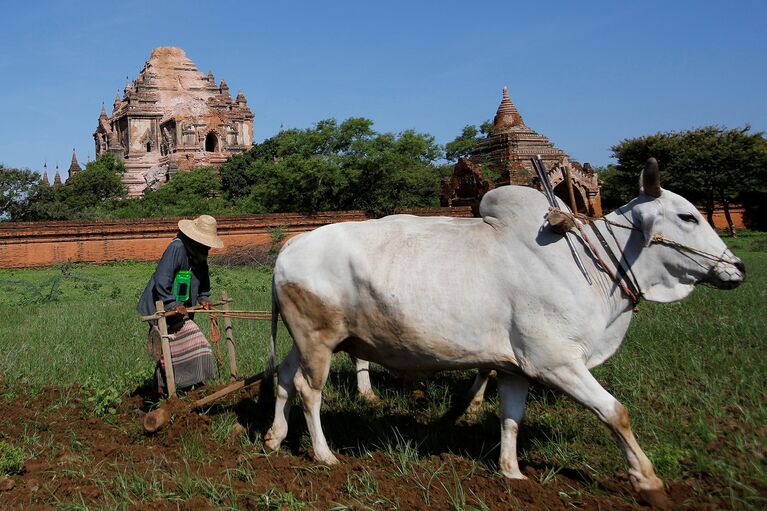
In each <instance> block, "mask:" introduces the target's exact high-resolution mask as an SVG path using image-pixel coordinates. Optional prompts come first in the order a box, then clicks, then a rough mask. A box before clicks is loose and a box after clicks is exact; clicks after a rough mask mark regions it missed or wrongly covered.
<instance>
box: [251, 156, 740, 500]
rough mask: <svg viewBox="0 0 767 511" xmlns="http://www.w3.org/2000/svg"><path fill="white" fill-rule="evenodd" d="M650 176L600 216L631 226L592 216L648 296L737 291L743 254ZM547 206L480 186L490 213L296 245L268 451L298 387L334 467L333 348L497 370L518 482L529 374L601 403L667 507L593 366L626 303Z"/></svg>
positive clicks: (637, 470) (379, 226) (401, 367)
mask: <svg viewBox="0 0 767 511" xmlns="http://www.w3.org/2000/svg"><path fill="white" fill-rule="evenodd" d="M653 167H654V168H653ZM642 184H643V190H641V191H640V195H639V196H638V197H637V198H636V199H634V200H632V201H631V202H630V203H628V204H626V205H625V206H623V207H621V208H619V209H618V210H616V211H615V212H613V213H611V214H609V215H607V217H606V219H607V220H608V221H610V222H612V223H613V224H620V225H622V226H624V227H625V228H621V227H618V226H617V225H607V223H606V222H605V221H604V220H598V221H596V222H595V227H596V228H598V229H599V230H600V232H601V233H602V234H603V235H604V237H605V239H606V240H607V243H608V244H609V245H610V246H611V248H612V250H613V251H614V252H615V253H616V254H619V255H621V254H622V258H623V261H624V263H625V265H627V266H628V267H630V271H631V273H632V274H633V276H634V278H635V281H636V283H637V284H638V287H639V289H640V290H641V293H642V296H643V297H644V298H645V299H647V300H650V301H656V302H671V301H675V300H680V299H682V298H684V297H686V296H687V295H688V294H689V293H690V292H691V291H692V289H693V287H694V286H695V284H697V283H699V282H708V283H711V284H712V285H714V286H717V287H720V288H734V287H736V286H737V285H739V284H740V283H741V282H742V281H743V279H744V278H745V268H744V266H743V263H742V262H741V261H740V260H739V259H738V258H737V257H735V256H734V255H733V254H732V253H731V252H730V251H729V250H728V249H727V247H726V246H725V244H724V243H723V242H722V240H721V239H720V238H719V236H717V234H716V232H714V230H713V229H712V228H711V227H710V226H709V225H708V224H707V223H706V221H705V220H704V219H703V218H702V217H701V215H700V213H699V212H698V211H697V209H696V208H695V207H694V206H693V205H692V204H691V203H690V202H688V201H687V200H686V199H684V198H683V197H681V196H679V195H677V194H675V193H673V192H670V191H668V190H662V189H661V188H660V182H659V180H658V177H657V164H655V165H654V166H653V165H648V168H646V169H645V173H644V177H643V178H642ZM547 210H548V204H547V202H546V199H545V198H544V196H543V195H542V194H541V193H540V192H538V191H536V190H534V189H532V188H525V187H515V186H505V187H500V188H497V189H495V190H492V191H490V192H489V193H487V194H486V195H485V196H484V198H483V199H482V203H481V205H480V213H481V217H482V218H477V219H463V218H434V217H432V218H420V217H415V216H409V215H395V216H390V217H386V218H383V219H380V220H370V221H366V222H349V223H340V224H334V225H328V226H324V227H321V228H319V229H317V230H315V231H312V232H309V233H305V234H302V235H300V236H296V237H295V238H293V239H291V240H290V241H289V242H288V243H287V244H286V245H285V246H284V247H283V249H282V251H281V252H280V255H279V257H278V259H277V263H276V266H275V269H274V282H273V291H272V293H273V304H274V311H273V316H274V318H275V319H274V320H273V339H272V350H271V352H272V355H271V357H270V360H269V367H273V364H274V360H273V348H274V344H273V343H274V334H275V330H276V314H277V312H279V314H281V315H282V318H283V320H284V323H285V324H286V325H287V327H288V329H289V331H290V333H291V336H292V337H293V340H294V344H293V347H292V349H291V351H290V353H289V354H288V356H287V357H286V358H285V360H284V361H283V362H282V363H281V364H280V365H279V370H278V386H277V401H276V409H275V418H274V423H273V424H272V426H271V428H270V429H269V431H268V433H267V435H266V437H265V443H266V446H267V448H268V449H270V450H275V449H278V448H279V447H280V444H281V442H282V441H283V440H284V439H285V437H286V435H287V429H288V422H287V419H288V412H289V409H290V405H289V400H290V398H291V397H292V396H293V394H294V393H295V391H296V390H297V391H298V393H299V395H300V397H301V402H302V405H303V410H304V414H305V416H306V423H307V425H308V429H309V433H310V435H311V439H312V445H313V448H314V457H315V458H316V459H317V460H318V461H320V462H323V463H327V464H334V463H337V459H336V457H335V456H334V455H333V453H332V452H331V451H330V449H329V448H328V445H327V442H326V440H325V436H324V434H323V432H322V426H321V423H320V403H321V393H322V388H323V386H324V384H325V381H326V379H327V376H328V371H329V369H330V361H331V357H332V354H333V353H334V352H336V351H346V352H348V353H349V354H351V355H352V356H354V357H358V358H361V359H364V360H370V361H373V362H376V363H378V364H381V365H383V366H385V367H388V368H392V369H394V370H396V371H398V372H401V373H417V374H423V373H428V372H431V371H439V370H448V369H471V368H479V369H480V370H491V369H494V370H496V371H497V372H498V392H499V397H500V419H501V454H500V468H501V471H502V472H503V474H504V475H506V476H507V477H509V478H524V476H523V475H522V473H521V472H520V470H519V465H518V462H517V452H516V443H517V432H518V427H519V423H520V421H521V420H522V417H523V413H524V409H525V398H526V395H527V387H528V380H529V379H534V380H538V381H540V382H543V383H544V384H546V385H549V386H551V387H554V388H556V389H559V390H561V391H562V392H564V393H566V394H568V395H569V396H571V397H572V398H573V399H575V400H576V401H577V402H579V403H581V404H582V405H583V406H585V407H586V408H588V409H589V410H591V411H592V412H594V413H595V414H596V415H597V417H599V419H601V420H602V421H603V422H604V423H605V424H606V425H607V426H608V427H609V428H610V430H611V431H612V432H613V433H614V435H615V437H616V439H617V441H618V442H619V444H620V446H621V447H622V449H623V451H624V453H625V456H626V458H627V461H628V464H629V466H630V468H629V475H630V479H631V482H632V484H633V486H634V489H635V490H636V491H637V492H639V493H640V496H641V497H642V498H644V500H646V501H647V502H649V503H651V504H654V505H657V506H659V507H665V506H666V505H667V500H666V496H665V491H664V487H663V483H662V481H661V480H660V479H659V478H658V477H657V476H656V475H655V472H654V470H653V467H652V464H651V462H650V460H649V459H648V458H647V456H646V455H645V454H644V452H643V451H642V450H641V448H640V447H639V445H638V443H637V441H636V439H635V437H634V434H633V432H632V430H631V427H630V423H629V415H628V412H627V410H626V408H625V407H624V406H623V405H622V404H621V403H620V402H619V401H618V400H617V399H615V398H614V397H613V396H612V395H611V394H610V393H609V392H607V391H606V390H605V389H604V388H602V386H601V385H600V384H599V382H597V380H596V379H595V378H594V377H593V376H592V375H591V373H590V372H589V369H590V368H592V367H594V366H596V365H599V364H601V363H602V362H604V361H605V360H607V359H608V358H609V357H610V356H611V355H612V354H613V353H615V351H616V350H617V349H618V347H619V346H620V344H621V342H622V340H623V337H624V335H625V333H626V330H627V329H628V326H629V323H630V322H631V317H632V308H633V304H632V303H631V301H630V300H629V299H628V298H627V297H626V296H625V294H624V293H623V292H622V291H621V289H620V288H619V287H618V286H616V284H615V283H614V282H613V280H612V279H611V278H610V276H609V275H608V274H607V273H606V272H605V271H604V270H603V269H602V268H601V267H599V266H598V265H597V264H596V262H595V260H594V258H593V256H592V255H591V254H590V252H589V251H588V250H587V249H586V248H585V246H584V244H583V243H582V242H581V243H576V246H577V247H578V248H577V249H578V252H579V254H580V257H581V259H582V260H583V261H584V264H585V266H586V269H587V271H588V273H589V274H590V276H591V279H592V281H593V284H592V285H589V283H588V282H587V281H586V279H585V278H584V275H583V274H582V273H581V271H580V270H579V269H578V267H577V266H576V263H575V261H574V258H573V256H572V253H571V252H570V250H569V248H568V246H567V244H566V242H565V240H563V239H562V236H560V235H557V234H555V233H553V232H551V230H550V229H549V228H547V227H542V225H543V219H544V215H545V213H546V212H547ZM610 228H611V231H612V232H610ZM661 235H662V238H661ZM599 250H600V251H601V250H602V249H601V248H600V249H599ZM601 255H602V257H603V259H605V260H607V261H609V260H610V259H609V257H608V255H607V254H605V253H602V254H601ZM456 288H460V290H461V292H459V293H456V292H455V291H454V290H455V289H456Z"/></svg>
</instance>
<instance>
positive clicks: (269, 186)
mask: <svg viewBox="0 0 767 511" xmlns="http://www.w3.org/2000/svg"><path fill="white" fill-rule="evenodd" d="M440 154H441V150H440V148H439V146H438V145H437V144H436V143H435V142H434V139H433V137H431V136H429V135H425V134H420V133H416V132H414V131H405V132H403V133H400V134H398V135H395V134H392V133H383V134H381V133H377V132H376V131H375V130H373V122H372V121H371V120H369V119H364V118H351V119H347V120H345V121H344V122H342V123H341V124H338V123H337V122H336V121H335V120H334V119H327V120H323V121H320V122H318V123H317V124H316V125H315V126H314V127H312V128H309V129H303V130H301V129H291V130H285V131H282V132H280V133H279V134H277V135H275V136H274V137H272V138H270V139H268V140H266V141H264V142H263V143H261V144H256V145H254V146H253V148H252V149H251V150H250V151H248V152H247V153H245V154H243V155H239V156H235V157H233V158H231V159H230V160H229V161H227V162H226V163H225V164H224V165H222V167H221V169H220V173H221V183H222V188H223V191H224V194H225V195H226V196H227V197H228V198H230V199H231V200H234V201H236V202H237V205H238V208H240V209H241V210H242V211H245V212H249V213H266V212H281V211H329V210H344V209H365V210H368V211H371V212H373V213H374V214H378V215H380V214H385V213H390V212H392V211H395V210H397V209H401V208H408V207H421V206H433V205H436V204H438V203H439V169H438V168H437V166H436V165H435V162H436V160H437V159H438V158H439V156H440Z"/></svg>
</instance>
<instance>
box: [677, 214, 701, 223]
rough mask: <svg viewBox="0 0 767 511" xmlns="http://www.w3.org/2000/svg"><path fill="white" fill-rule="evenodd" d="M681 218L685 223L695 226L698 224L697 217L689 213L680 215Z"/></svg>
mask: <svg viewBox="0 0 767 511" xmlns="http://www.w3.org/2000/svg"><path fill="white" fill-rule="evenodd" d="M679 218H681V219H682V220H684V221H685V222H692V223H694V224H697V223H698V219H697V218H696V217H695V215H691V214H689V213H683V214H681V215H679Z"/></svg>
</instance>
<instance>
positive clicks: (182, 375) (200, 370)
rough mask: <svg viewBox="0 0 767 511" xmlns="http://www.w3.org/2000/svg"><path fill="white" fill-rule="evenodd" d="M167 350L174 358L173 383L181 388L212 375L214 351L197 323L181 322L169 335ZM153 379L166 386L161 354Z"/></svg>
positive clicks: (213, 372)
mask: <svg viewBox="0 0 767 511" xmlns="http://www.w3.org/2000/svg"><path fill="white" fill-rule="evenodd" d="M169 344H170V354H171V358H172V359H173V375H174V377H175V380H176V387H177V388H179V389H183V388H185V387H191V386H192V385H197V384H199V383H202V382H204V381H205V380H209V379H211V378H215V376H216V363H215V360H214V359H213V351H212V350H211V348H210V344H208V340H207V339H206V338H205V334H203V333H202V330H200V327H198V326H197V324H196V323H195V322H194V321H192V320H190V319H187V320H186V321H184V324H183V326H182V327H181V328H180V329H179V330H178V331H176V332H174V333H171V334H170V336H169ZM154 374H155V383H156V384H157V386H158V387H162V388H163V389H167V388H168V385H167V383H166V381H165V361H164V360H163V358H162V357H160V360H158V361H157V365H156V366H155V372H154Z"/></svg>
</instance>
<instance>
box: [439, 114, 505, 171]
mask: <svg viewBox="0 0 767 511" xmlns="http://www.w3.org/2000/svg"><path fill="white" fill-rule="evenodd" d="M492 131H493V122H492V121H490V120H487V121H485V122H483V123H482V124H480V125H479V127H477V126H474V125H472V124H467V125H466V126H464V127H463V131H462V132H461V134H460V135H458V136H457V137H455V138H454V139H453V140H452V141H451V142H448V143H447V144H445V159H446V160H449V161H457V160H458V158H461V157H466V156H469V154H471V150H472V149H474V146H475V145H476V143H477V142H479V141H480V140H482V139H483V138H484V137H486V136H487V135H489V134H490V132H492Z"/></svg>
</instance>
